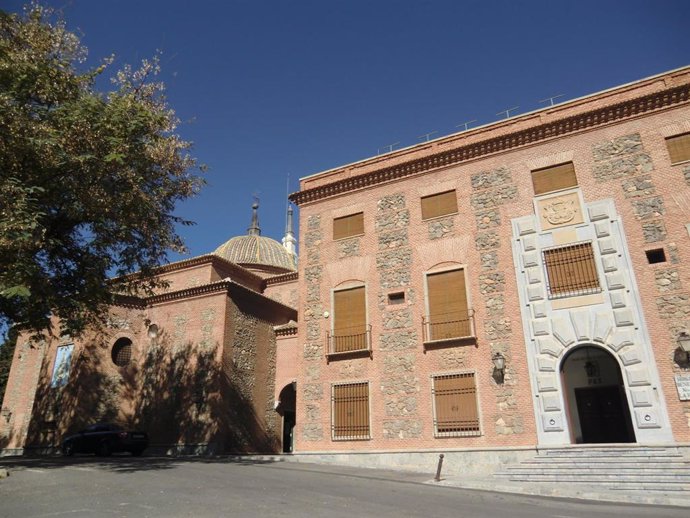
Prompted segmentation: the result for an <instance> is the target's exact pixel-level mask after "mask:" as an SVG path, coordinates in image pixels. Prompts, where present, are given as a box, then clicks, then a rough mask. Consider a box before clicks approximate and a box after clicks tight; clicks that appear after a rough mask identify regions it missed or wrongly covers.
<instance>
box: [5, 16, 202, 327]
mask: <svg viewBox="0 0 690 518" xmlns="http://www.w3.org/2000/svg"><path fill="white" fill-rule="evenodd" d="M85 55H86V49H85V48H84V47H83V46H82V45H81V43H80V41H79V38H78V37H77V36H76V35H75V34H73V33H72V32H70V31H68V30H67V28H66V24H65V22H64V20H63V19H62V18H61V17H59V16H56V14H55V13H54V12H53V11H51V10H49V9H48V8H45V7H42V6H40V5H37V4H32V5H31V6H29V7H27V8H25V9H24V12H23V13H22V14H10V13H6V12H3V11H0V327H1V326H3V325H4V326H8V325H14V326H16V327H18V328H19V329H27V330H31V331H34V332H41V331H45V330H47V329H49V328H50V320H51V317H53V316H54V317H58V318H59V319H60V321H61V326H62V330H61V331H62V332H67V333H70V334H79V332H80V331H82V330H83V329H84V328H85V327H87V326H89V325H93V324H95V323H98V322H100V321H102V319H103V315H104V314H105V308H106V307H107V305H108V304H109V303H111V302H112V301H113V297H114V295H113V293H114V292H120V293H122V292H127V293H132V292H138V293H141V292H142V290H143V292H145V293H150V290H151V289H152V288H153V287H154V286H155V284H156V281H155V280H154V279H153V277H152V276H151V272H152V269H153V268H154V267H155V266H157V265H159V264H160V263H161V262H162V261H163V260H164V259H165V258H166V254H167V252H169V251H171V250H174V251H184V245H183V243H182V240H181V238H180V237H179V235H178V234H177V231H176V225H178V224H191V222H189V221H184V220H182V219H180V218H179V217H176V216H175V215H174V213H173V211H174V208H175V205H176V203H177V202H179V201H180V200H184V199H186V198H188V197H190V196H193V195H195V194H196V193H197V192H198V190H199V188H200V187H201V185H202V184H203V180H202V179H201V177H200V176H199V175H198V172H199V171H201V170H202V168H201V167H197V166H196V163H195V160H194V159H193V158H192V157H191V156H190V143H189V142H186V141H184V140H182V139H181V138H180V137H179V136H178V135H177V134H176V133H175V131H176V125H177V123H178V121H177V119H176V117H175V114H174V112H173V111H172V110H171V109H170V108H169V107H168V105H167V103H166V99H165V96H164V86H163V84H162V83H160V82H156V81H155V76H156V75H157V73H158V71H159V65H158V59H157V58H154V59H152V60H144V61H143V62H142V66H141V68H139V69H138V70H133V69H131V68H130V67H128V66H125V67H124V68H123V69H122V70H120V71H117V72H115V73H113V74H112V77H111V81H112V85H113V87H112V91H108V92H99V91H97V89H96V87H95V81H96V78H97V77H99V76H102V75H104V74H106V73H109V72H110V65H111V64H112V57H111V58H108V59H106V60H104V61H103V62H102V64H101V65H100V66H98V67H95V68H88V69H86V70H80V67H83V62H84V58H85ZM134 272H138V273H136V274H134ZM109 277H116V278H117V279H116V281H109V280H108V278H109Z"/></svg>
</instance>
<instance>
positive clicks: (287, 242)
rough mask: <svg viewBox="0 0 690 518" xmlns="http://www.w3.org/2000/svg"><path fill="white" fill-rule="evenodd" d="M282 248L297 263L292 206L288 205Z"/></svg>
mask: <svg viewBox="0 0 690 518" xmlns="http://www.w3.org/2000/svg"><path fill="white" fill-rule="evenodd" d="M283 247H285V250H287V251H288V253H289V254H290V255H291V256H292V257H293V258H294V259H295V264H296V263H297V240H296V239H295V233H294V232H293V231H292V205H290V204H288V209H287V222H286V224H285V237H284V238H283Z"/></svg>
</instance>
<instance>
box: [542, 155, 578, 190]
mask: <svg viewBox="0 0 690 518" xmlns="http://www.w3.org/2000/svg"><path fill="white" fill-rule="evenodd" d="M532 185H533V186H534V194H536V195H540V194H547V193H550V192H555V191H561V190H563V189H570V188H571V187H577V176H575V167H574V166H573V163H572V162H568V163H566V164H560V165H554V166H551V167H545V168H543V169H536V170H534V171H532Z"/></svg>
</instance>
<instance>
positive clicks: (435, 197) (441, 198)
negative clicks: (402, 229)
mask: <svg viewBox="0 0 690 518" xmlns="http://www.w3.org/2000/svg"><path fill="white" fill-rule="evenodd" d="M457 211H458V198H457V196H456V195H455V190H452V191H446V192H440V193H438V194H432V195H431V196H424V197H423V198H422V219H431V218H438V217H439V216H445V215H446V214H455V213H456V212H457Z"/></svg>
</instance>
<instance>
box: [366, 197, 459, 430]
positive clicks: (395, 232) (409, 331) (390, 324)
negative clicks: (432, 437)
mask: <svg viewBox="0 0 690 518" xmlns="http://www.w3.org/2000/svg"><path fill="white" fill-rule="evenodd" d="M433 223H434V225H431V224H430V225H429V226H428V231H429V238H430V239H439V238H442V237H444V236H445V235H447V234H449V233H450V232H451V231H452V229H453V222H452V219H450V221H449V220H448V218H444V219H443V220H436V221H435V222H433ZM409 224H410V211H409V209H408V208H407V202H406V198H405V196H404V195H403V194H399V193H398V194H391V195H388V196H385V197H383V198H380V199H379V200H378V201H377V204H376V222H375V229H376V232H377V236H378V242H379V252H378V253H377V254H376V270H377V272H378V274H379V286H378V297H379V299H384V298H385V297H386V294H387V293H388V292H389V291H391V290H392V289H395V288H400V289H402V290H408V291H409V290H410V284H411V277H410V272H411V270H412V249H411V247H410V246H409V243H408V241H409V239H408V227H409ZM436 224H438V225H436ZM382 243H385V246H383V245H382ZM408 294H409V293H408ZM406 300H408V302H409V301H410V299H409V297H408V298H407V299H406ZM381 326H382V334H381V338H380V351H381V353H380V355H379V356H380V358H378V357H377V361H379V362H382V364H383V368H382V370H381V375H380V387H379V390H380V394H381V395H382V397H383V404H384V407H385V417H384V419H383V438H384V439H392V440H399V439H411V438H418V437H420V436H421V430H422V424H421V422H420V420H419V400H418V397H419V395H418V393H419V379H418V377H417V374H416V372H417V356H416V354H414V353H407V354H403V353H402V351H405V350H414V349H416V348H417V347H418V344H419V338H418V335H417V332H416V330H415V328H414V321H413V318H412V313H411V309H410V306H408V305H405V306H403V307H401V308H400V309H397V308H396V309H393V307H388V308H386V309H385V310H384V311H382V312H381ZM372 390H373V388H372ZM374 397H376V396H374Z"/></svg>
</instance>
